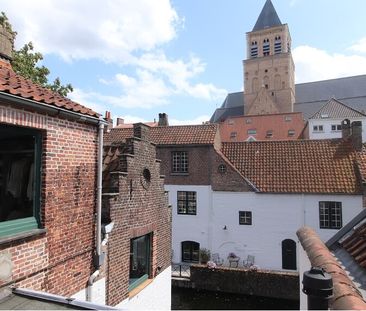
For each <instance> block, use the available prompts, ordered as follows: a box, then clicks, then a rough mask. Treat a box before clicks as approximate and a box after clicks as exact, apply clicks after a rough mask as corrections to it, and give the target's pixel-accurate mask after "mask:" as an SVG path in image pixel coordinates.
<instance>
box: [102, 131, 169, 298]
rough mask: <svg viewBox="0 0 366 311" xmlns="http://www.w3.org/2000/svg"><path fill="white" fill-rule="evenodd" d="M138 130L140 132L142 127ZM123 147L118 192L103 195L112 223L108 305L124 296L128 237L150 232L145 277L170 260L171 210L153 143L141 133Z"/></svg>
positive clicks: (128, 248) (109, 246) (157, 270)
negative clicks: (146, 177)
mask: <svg viewBox="0 0 366 311" xmlns="http://www.w3.org/2000/svg"><path fill="white" fill-rule="evenodd" d="M144 130H145V129H144ZM141 133H142V135H144V131H141ZM145 137H146V136H145ZM124 150H128V151H129V152H130V153H131V154H128V155H126V154H122V155H121V156H120V161H121V165H120V167H122V168H123V169H124V172H121V173H120V174H119V175H118V194H115V195H111V194H104V196H103V210H104V211H109V217H110V219H111V220H112V221H113V222H114V223H115V226H114V229H113V231H112V233H111V235H110V240H109V243H108V266H109V269H108V272H107V273H108V277H107V304H108V305H116V304H118V303H120V302H121V301H123V300H124V299H126V298H128V295H129V292H128V285H129V284H128V282H129V269H130V240H131V239H132V238H135V237H139V236H142V235H145V234H151V262H150V275H149V278H154V277H155V276H156V275H157V274H158V273H159V271H163V270H165V269H166V268H167V267H169V266H170V260H171V255H170V254H171V210H170V208H169V207H168V198H167V195H166V194H165V192H164V179H163V178H161V176H160V161H158V160H157V159H156V147H155V145H153V144H151V143H150V142H149V141H145V140H144V136H143V138H142V139H137V138H134V139H129V140H128V141H127V143H126V146H125V148H124ZM144 169H148V170H149V171H150V175H151V179H150V182H146V180H144V177H143V175H142V172H143V170H144ZM158 267H160V269H159V268H158Z"/></svg>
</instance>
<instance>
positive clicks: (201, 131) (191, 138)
mask: <svg viewBox="0 0 366 311" xmlns="http://www.w3.org/2000/svg"><path fill="white" fill-rule="evenodd" d="M217 132H218V125H217V124H204V125H182V126H158V127H151V128H150V139H151V141H152V142H153V143H155V144H157V145H195V144H214V142H215V137H216V135H217ZM132 136H133V129H132V128H127V129H126V128H113V129H111V130H110V132H109V133H105V135H104V140H105V143H106V144H116V143H120V142H124V141H126V139H127V138H131V137H132Z"/></svg>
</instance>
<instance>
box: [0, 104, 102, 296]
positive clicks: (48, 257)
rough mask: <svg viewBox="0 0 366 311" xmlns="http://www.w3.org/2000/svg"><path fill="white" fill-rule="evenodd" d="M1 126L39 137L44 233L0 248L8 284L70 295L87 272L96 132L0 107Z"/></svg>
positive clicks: (89, 269)
mask: <svg viewBox="0 0 366 311" xmlns="http://www.w3.org/2000/svg"><path fill="white" fill-rule="evenodd" d="M0 123H4V124H12V125H18V126H25V127H30V128H37V129H41V130H42V133H43V135H44V136H43V148H42V180H41V221H42V224H43V226H44V228H46V229H47V233H46V234H43V235H41V236H35V237H31V238H27V239H25V240H22V241H14V242H9V243H7V244H2V245H0V252H2V251H4V252H5V251H9V252H10V253H11V256H12V261H13V263H14V269H13V275H12V279H11V282H13V283H18V284H19V285H20V286H24V287H27V288H32V289H37V290H46V291H49V292H51V293H55V294H60V295H72V294H74V293H75V292H77V291H79V290H81V289H83V288H85V286H86V282H87V279H88V277H89V275H90V274H91V273H92V266H91V263H92V261H91V256H92V250H93V248H94V230H95V228H94V212H95V200H96V192H95V188H96V160H97V127H96V126H92V125H88V124H83V123H78V122H75V121H68V120H65V119H61V118H54V117H51V116H47V115H41V114H36V113H33V112H27V111H24V110H17V109H14V108H12V107H9V106H7V107H6V106H1V105H0ZM3 285H4V284H3ZM0 287H1V283H0Z"/></svg>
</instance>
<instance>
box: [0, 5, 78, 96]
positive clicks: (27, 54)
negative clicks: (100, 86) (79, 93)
mask: <svg viewBox="0 0 366 311" xmlns="http://www.w3.org/2000/svg"><path fill="white" fill-rule="evenodd" d="M0 25H2V26H3V27H4V28H5V29H6V30H7V31H8V32H9V33H11V34H12V35H13V38H15V36H16V34H17V33H16V32H15V31H13V28H12V26H11V24H10V23H9V20H8V18H7V16H6V14H5V13H4V12H1V14H0ZM41 60H43V55H42V54H41V53H39V52H35V51H34V47H33V43H32V42H29V43H26V44H25V45H24V46H23V47H22V48H21V49H20V50H18V51H13V60H12V62H11V65H12V67H13V70H14V72H16V73H17V74H19V75H21V76H23V77H24V78H26V79H30V80H31V81H33V82H34V83H37V84H39V85H41V86H44V87H46V88H48V89H50V90H52V91H54V92H57V93H59V94H60V95H62V96H67V94H68V93H69V92H72V91H73V87H72V85H71V84H70V83H68V84H66V85H62V84H61V80H60V78H59V77H57V78H56V79H55V80H54V81H53V83H52V84H50V83H49V82H48V75H49V74H50V71H49V69H48V68H47V67H45V66H43V65H42V66H38V63H39V62H40V61H41Z"/></svg>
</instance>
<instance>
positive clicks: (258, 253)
mask: <svg viewBox="0 0 366 311" xmlns="http://www.w3.org/2000/svg"><path fill="white" fill-rule="evenodd" d="M166 190H169V202H170V204H172V211H173V225H172V231H173V233H172V237H173V239H172V241H173V242H172V243H173V246H172V247H173V250H174V257H173V262H180V261H181V242H182V241H188V240H189V241H195V242H199V243H200V246H201V247H206V248H209V249H210V250H211V253H218V254H219V255H220V257H221V258H222V259H224V260H225V261H226V262H225V264H226V265H227V264H228V261H227V257H228V254H229V253H230V252H234V253H235V254H237V255H238V256H239V257H240V258H241V260H240V264H241V265H242V264H243V260H244V259H246V258H247V256H248V255H253V256H255V264H256V265H258V266H259V267H260V268H267V269H275V270H281V269H282V244H281V243H282V241H283V240H285V239H291V240H293V241H295V242H296V241H297V236H296V231H297V230H298V229H299V228H300V227H301V226H303V225H307V226H310V227H312V228H313V229H314V230H316V231H317V232H318V234H319V236H320V237H321V238H322V239H323V240H324V241H326V240H328V239H329V238H330V237H331V236H333V235H334V234H335V233H336V232H337V230H336V229H320V226H319V201H337V202H342V223H343V224H346V223H347V222H349V221H350V220H351V219H352V218H353V217H354V216H355V215H356V214H358V213H359V212H360V211H361V210H362V196H361V195H320V194H319V195H308V194H306V195H302V194H257V193H254V192H219V191H215V192H214V191H212V190H211V188H210V187H209V186H171V185H167V186H166ZM177 191H197V215H196V216H193V215H192V216H188V215H178V214H177ZM239 211H251V212H252V225H239ZM224 227H226V230H224ZM297 248H298V247H297ZM297 252H298V251H297Z"/></svg>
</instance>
